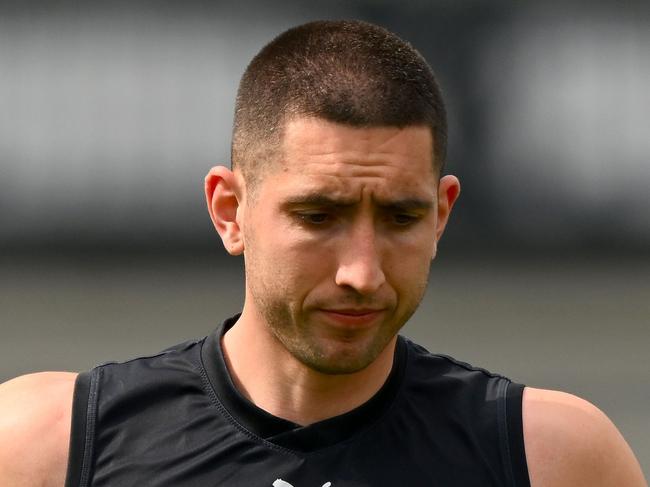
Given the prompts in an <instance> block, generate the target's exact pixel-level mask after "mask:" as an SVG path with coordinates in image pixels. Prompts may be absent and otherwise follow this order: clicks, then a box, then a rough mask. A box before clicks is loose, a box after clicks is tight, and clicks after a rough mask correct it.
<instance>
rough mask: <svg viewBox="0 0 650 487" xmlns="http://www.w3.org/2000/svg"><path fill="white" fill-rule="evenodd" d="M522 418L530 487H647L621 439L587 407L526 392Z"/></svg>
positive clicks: (551, 394) (555, 395)
mask: <svg viewBox="0 0 650 487" xmlns="http://www.w3.org/2000/svg"><path fill="white" fill-rule="evenodd" d="M522 414H523V423H524V442H525V447H526V458H527V462H528V471H529V474H530V481H531V487H575V486H579V485H580V486H582V485H584V486H587V485H588V486H590V487H622V486H625V487H647V485H648V484H647V483H646V481H645V480H644V478H643V473H642V472H641V467H640V466H639V463H638V462H637V460H636V458H635V457H634V454H633V453H632V450H631V449H630V447H629V446H628V444H627V443H626V442H625V439H623V436H622V435H621V434H620V433H619V431H618V429H616V426H614V424H613V423H612V422H611V421H610V420H609V418H607V416H605V415H604V414H603V413H602V412H601V411H600V410H599V409H598V408H596V407H595V406H593V405H592V404H590V403H589V402H587V401H585V400H583V399H580V398H578V397H576V396H573V395H571V394H566V393H563V392H557V391H547V390H541V389H532V388H526V389H525V390H524V399H523V411H522Z"/></svg>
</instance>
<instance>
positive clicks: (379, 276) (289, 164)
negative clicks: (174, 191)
mask: <svg viewBox="0 0 650 487" xmlns="http://www.w3.org/2000/svg"><path fill="white" fill-rule="evenodd" d="M282 149H283V150H282V155H281V161H280V162H279V163H278V167H277V168H274V169H272V170H271V171H269V172H268V174H267V175H265V176H264V179H263V180H262V181H261V182H260V183H259V186H258V187H257V188H256V190H255V197H254V202H252V201H248V202H247V203H245V204H244V208H243V210H244V213H243V238H244V249H245V250H244V257H245V264H246V303H247V306H252V307H254V311H255V313H256V314H257V315H258V316H259V317H261V318H262V319H263V320H264V321H266V323H267V324H268V327H269V329H270V331H271V332H272V334H273V335H274V336H275V337H276V338H277V339H278V340H279V341H280V342H281V343H282V345H283V346H284V347H285V348H286V349H287V350H288V351H289V352H290V353H291V354H292V355H293V356H294V357H295V358H297V359H298V360H299V361H300V362H302V363H303V364H305V365H307V366H309V367H310V368H312V369H314V370H317V371H319V372H323V373H328V374H341V373H352V372H356V371H359V370H362V369H363V368H365V367H366V366H367V365H369V364H370V363H371V362H373V361H374V360H375V359H376V358H377V356H378V355H379V354H380V353H381V351H382V350H384V349H385V347H386V346H387V345H388V344H389V343H390V342H391V341H392V340H393V338H394V337H395V335H396V333H397V332H398V331H399V329H400V328H401V327H402V325H404V323H405V322H406V321H407V320H408V318H409V317H410V316H411V315H412V314H413V312H414V311H415V309H416V308H417V306H418V304H419V302H420V300H421V299H422V296H423V293H424V291H425V288H426V284H427V277H428V272H429V264H430V262H431V259H432V258H433V257H434V255H435V249H436V228H437V213H436V204H437V198H438V196H437V180H436V177H435V174H434V171H433V167H432V159H431V158H432V152H433V151H432V137H431V133H430V131H429V129H428V128H426V127H419V126H414V127H407V128H403V129H398V128H395V127H380V128H357V127H350V126H346V125H341V124H337V123H332V122H328V121H325V120H322V119H315V118H299V119H297V120H294V121H291V122H288V124H287V125H286V127H285V132H284V137H283V145H282Z"/></svg>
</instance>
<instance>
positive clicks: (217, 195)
mask: <svg viewBox="0 0 650 487" xmlns="http://www.w3.org/2000/svg"><path fill="white" fill-rule="evenodd" d="M241 189H242V188H241V185H240V181H239V180H238V178H237V177H236V175H235V174H234V173H233V172H232V171H230V170H229V169H228V168H226V167H224V166H215V167H213V168H212V169H210V172H208V175H207V176H206V177H205V199H206V203H207V205H208V213H210V218H211V219H212V223H213V224H214V228H215V229H216V230H217V233H219V236H220V237H221V240H222V242H223V245H224V247H225V248H226V250H227V251H228V253H229V254H231V255H239V254H241V253H242V252H243V251H244V240H243V236H242V232H241V222H240V217H239V215H240V212H239V210H240V202H241V194H242V191H241Z"/></svg>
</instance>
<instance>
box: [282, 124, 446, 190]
mask: <svg viewBox="0 0 650 487" xmlns="http://www.w3.org/2000/svg"><path fill="white" fill-rule="evenodd" d="M279 159H280V161H279V164H278V166H277V169H276V170H275V171H273V174H271V175H270V176H271V178H270V179H271V180H273V183H272V184H273V186H274V188H273V189H274V192H276V193H277V192H287V191H288V192H290V191H292V190H293V189H296V190H309V189H313V190H320V191H328V192H333V193H358V192H360V191H365V192H370V193H371V194H372V195H374V196H379V197H381V196H382V195H386V194H387V193H390V194H394V193H396V192H397V193H405V196H408V195H409V194H414V193H418V194H419V196H421V197H422V196H431V197H433V194H434V193H433V192H434V191H435V186H436V181H437V178H436V175H435V171H434V169H433V139H432V136H431V131H430V129H429V128H428V127H427V126H407V127H404V128H399V127H354V126H348V125H343V124H339V123H335V122H329V121H327V120H323V119H320V118H298V119H294V120H290V121H289V122H287V123H286V125H285V127H284V131H283V137H282V142H281V151H280V157H279ZM269 182H270V181H269Z"/></svg>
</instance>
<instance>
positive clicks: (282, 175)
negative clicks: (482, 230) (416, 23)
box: [0, 22, 646, 487]
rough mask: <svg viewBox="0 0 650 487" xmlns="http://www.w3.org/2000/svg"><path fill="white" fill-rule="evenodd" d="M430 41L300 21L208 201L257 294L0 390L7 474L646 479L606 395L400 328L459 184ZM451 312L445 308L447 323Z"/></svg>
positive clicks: (259, 75)
mask: <svg viewBox="0 0 650 487" xmlns="http://www.w3.org/2000/svg"><path fill="white" fill-rule="evenodd" d="M445 145H446V120H445V111H444V106H443V102H442V98H441V95H440V91H439V89H438V86H437V84H436V82H435V79H434V77H433V74H432V72H431V70H430V68H429V67H428V65H427V64H426V62H425V61H424V60H423V59H422V58H421V57H420V55H419V54H418V53H417V52H416V51H414V50H413V48H412V47H411V46H409V45H408V44H406V43H405V42H403V41H402V40H400V39H399V38H397V37H396V36H394V35H393V34H390V33H388V32H387V31H385V30H383V29H381V28H379V27H376V26H373V25H370V24H366V23H361V22H316V23H310V24H306V25H303V26H300V27H297V28H294V29H291V30H289V31H287V32H285V33H284V34H282V35H280V36H279V37H278V38H276V39H275V40H274V41H273V42H271V43H270V44H269V45H267V46H266V47H265V48H264V49H263V50H262V51H261V52H260V53H259V54H258V55H257V56H256V57H255V58H254V59H253V61H252V62H251V64H250V65H249V67H248V68H247V71H246V73H245V74H244V76H243V79H242V81H241V84H240V88H239V93H238V97H237V105H236V114H235V124H234V133H233V146H232V163H233V169H232V170H229V169H227V168H225V167H215V168H213V169H212V170H211V171H210V172H209V174H208V176H207V177H206V198H207V203H208V209H209V212H210V216H211V218H212V221H213V223H214V226H215V228H216V230H217V232H218V233H219V235H220V236H221V239H222V240H223V243H224V245H225V247H226V249H227V250H228V252H229V253H230V254H233V255H238V254H243V255H244V258H245V269H246V294H245V303H244V308H243V310H242V313H241V314H240V315H238V316H235V317H233V318H230V319H227V320H226V321H225V322H224V323H223V324H222V326H220V327H219V328H218V329H217V330H216V331H215V332H214V333H213V334H211V335H210V336H208V337H207V338H204V339H201V340H196V341H192V342H187V343H184V344H181V345H178V346H176V347H172V348H171V349H169V350H167V351H165V352H162V353H160V354H158V355H154V356H151V357H142V358H138V359H135V360H132V361H129V362H125V363H122V364H107V365H103V366H100V367H97V368H95V369H94V370H93V371H91V372H88V373H83V374H80V375H76V374H68V373H46V374H35V375H30V376H25V377H21V378H18V379H15V380H13V381H10V382H8V383H6V384H4V385H3V386H2V389H1V391H0V411H1V414H0V431H1V432H2V433H1V436H0V483H1V484H2V485H3V486H14V487H15V486H32V485H34V486H36V485H38V486H43V485H44V486H61V485H64V480H65V485H67V486H83V487H86V486H94V487H98V486H108V485H119V486H126V485H146V486H160V485H173V486H190V485H191V486H199V485H200V486H207V485H219V486H221V485H224V486H244V485H245V486H260V487H262V486H263V487H270V486H276V487H278V486H280V487H282V486H284V487H287V486H289V487H291V486H293V487H310V486H313V487H316V486H323V487H326V486H327V487H347V486H375V487H377V486H398V485H399V486H402V485H410V486H434V485H436V486H491V485H494V486H496V485H507V486H527V485H532V486H533V487H562V486H567V487H568V486H571V487H575V486H632V487H634V486H643V485H646V483H645V481H644V479H643V475H642V473H641V470H640V467H639V465H638V463H637V462H636V460H635V458H634V455H633V454H632V452H631V451H630V449H629V447H628V446H627V444H626V443H625V441H624V439H623V438H622V437H621V435H620V434H619V432H618V431H617V430H616V428H615V427H614V426H613V424H612V423H611V422H610V421H609V420H608V419H607V418H606V417H605V416H604V415H603V414H602V413H601V412H600V411H598V410H597V409H596V408H595V407H594V406H592V405H590V404H589V403H587V402H585V401H583V400H581V399H579V398H577V397H574V396H571V395H568V394H563V393H560V392H554V391H544V390H537V389H531V388H525V389H524V387H523V386H521V385H518V384H514V383H512V382H510V381H509V380H508V379H506V378H504V377H501V376H498V375H494V374H490V373H488V372H486V371H484V370H481V369H475V368H472V367H470V366H469V365H466V364H463V363H460V362H456V361H455V360H453V359H451V358H448V357H442V356H434V355H431V354H429V353H428V352H427V351H426V350H424V349H422V348H421V347H419V346H417V345H415V344H413V343H411V342H409V341H408V340H406V339H404V338H401V337H399V336H398V332H399V330H400V329H401V327H402V326H403V325H404V324H405V323H406V321H407V320H408V319H409V317H410V316H411V314H412V313H413V312H414V311H415V309H416V308H417V306H418V304H419V302H420V300H421V298H422V295H423V293H424V290H425V287H426V283H427V278H428V270H429V264H430V262H431V260H433V258H434V257H435V255H436V250H437V243H438V241H439V240H440V238H441V236H442V233H443V231H444V228H445V225H446V223H447V220H448V218H449V215H450V212H451V209H452V207H453V205H454V202H455V201H456V198H457V197H458V194H459V191H460V185H459V182H458V180H457V179H456V178H455V177H454V176H450V175H447V176H442V177H441V172H442V166H443V162H444V157H445ZM432 326H434V325H432Z"/></svg>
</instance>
